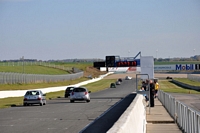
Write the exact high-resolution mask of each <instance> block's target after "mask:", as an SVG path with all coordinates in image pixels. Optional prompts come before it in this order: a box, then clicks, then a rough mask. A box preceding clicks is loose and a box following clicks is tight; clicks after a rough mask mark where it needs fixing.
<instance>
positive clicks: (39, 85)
mask: <svg viewBox="0 0 200 133" xmlns="http://www.w3.org/2000/svg"><path fill="white" fill-rule="evenodd" d="M86 80H88V78H85V77H82V78H79V79H75V80H69V81H65V82H48V83H36V84H0V91H3V90H30V89H38V88H47V87H56V86H67V85H71V84H76V83H79V82H82V81H86Z"/></svg>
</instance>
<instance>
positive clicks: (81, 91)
mask: <svg viewBox="0 0 200 133" xmlns="http://www.w3.org/2000/svg"><path fill="white" fill-rule="evenodd" d="M90 93H91V91H88V89H87V88H85V87H75V88H74V89H73V91H72V92H71V93H70V102H71V103H73V102H74V101H86V102H90Z"/></svg>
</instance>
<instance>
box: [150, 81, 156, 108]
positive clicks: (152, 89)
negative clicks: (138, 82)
mask: <svg viewBox="0 0 200 133" xmlns="http://www.w3.org/2000/svg"><path fill="white" fill-rule="evenodd" d="M154 94H155V85H154V83H150V107H154Z"/></svg>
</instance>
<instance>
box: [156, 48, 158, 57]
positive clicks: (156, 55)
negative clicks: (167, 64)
mask: <svg viewBox="0 0 200 133" xmlns="http://www.w3.org/2000/svg"><path fill="white" fill-rule="evenodd" d="M156 59H158V50H156Z"/></svg>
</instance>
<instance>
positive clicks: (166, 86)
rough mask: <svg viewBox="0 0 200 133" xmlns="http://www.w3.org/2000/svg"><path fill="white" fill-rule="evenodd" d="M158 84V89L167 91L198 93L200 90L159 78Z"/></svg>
mask: <svg viewBox="0 0 200 133" xmlns="http://www.w3.org/2000/svg"><path fill="white" fill-rule="evenodd" d="M159 84H160V90H163V91H164V92H168V93H185V94H188V93H190V94H200V92H198V91H195V90H190V89H185V88H182V87H179V86H177V85H175V84H174V83H172V82H171V81H168V80H160V81H159Z"/></svg>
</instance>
